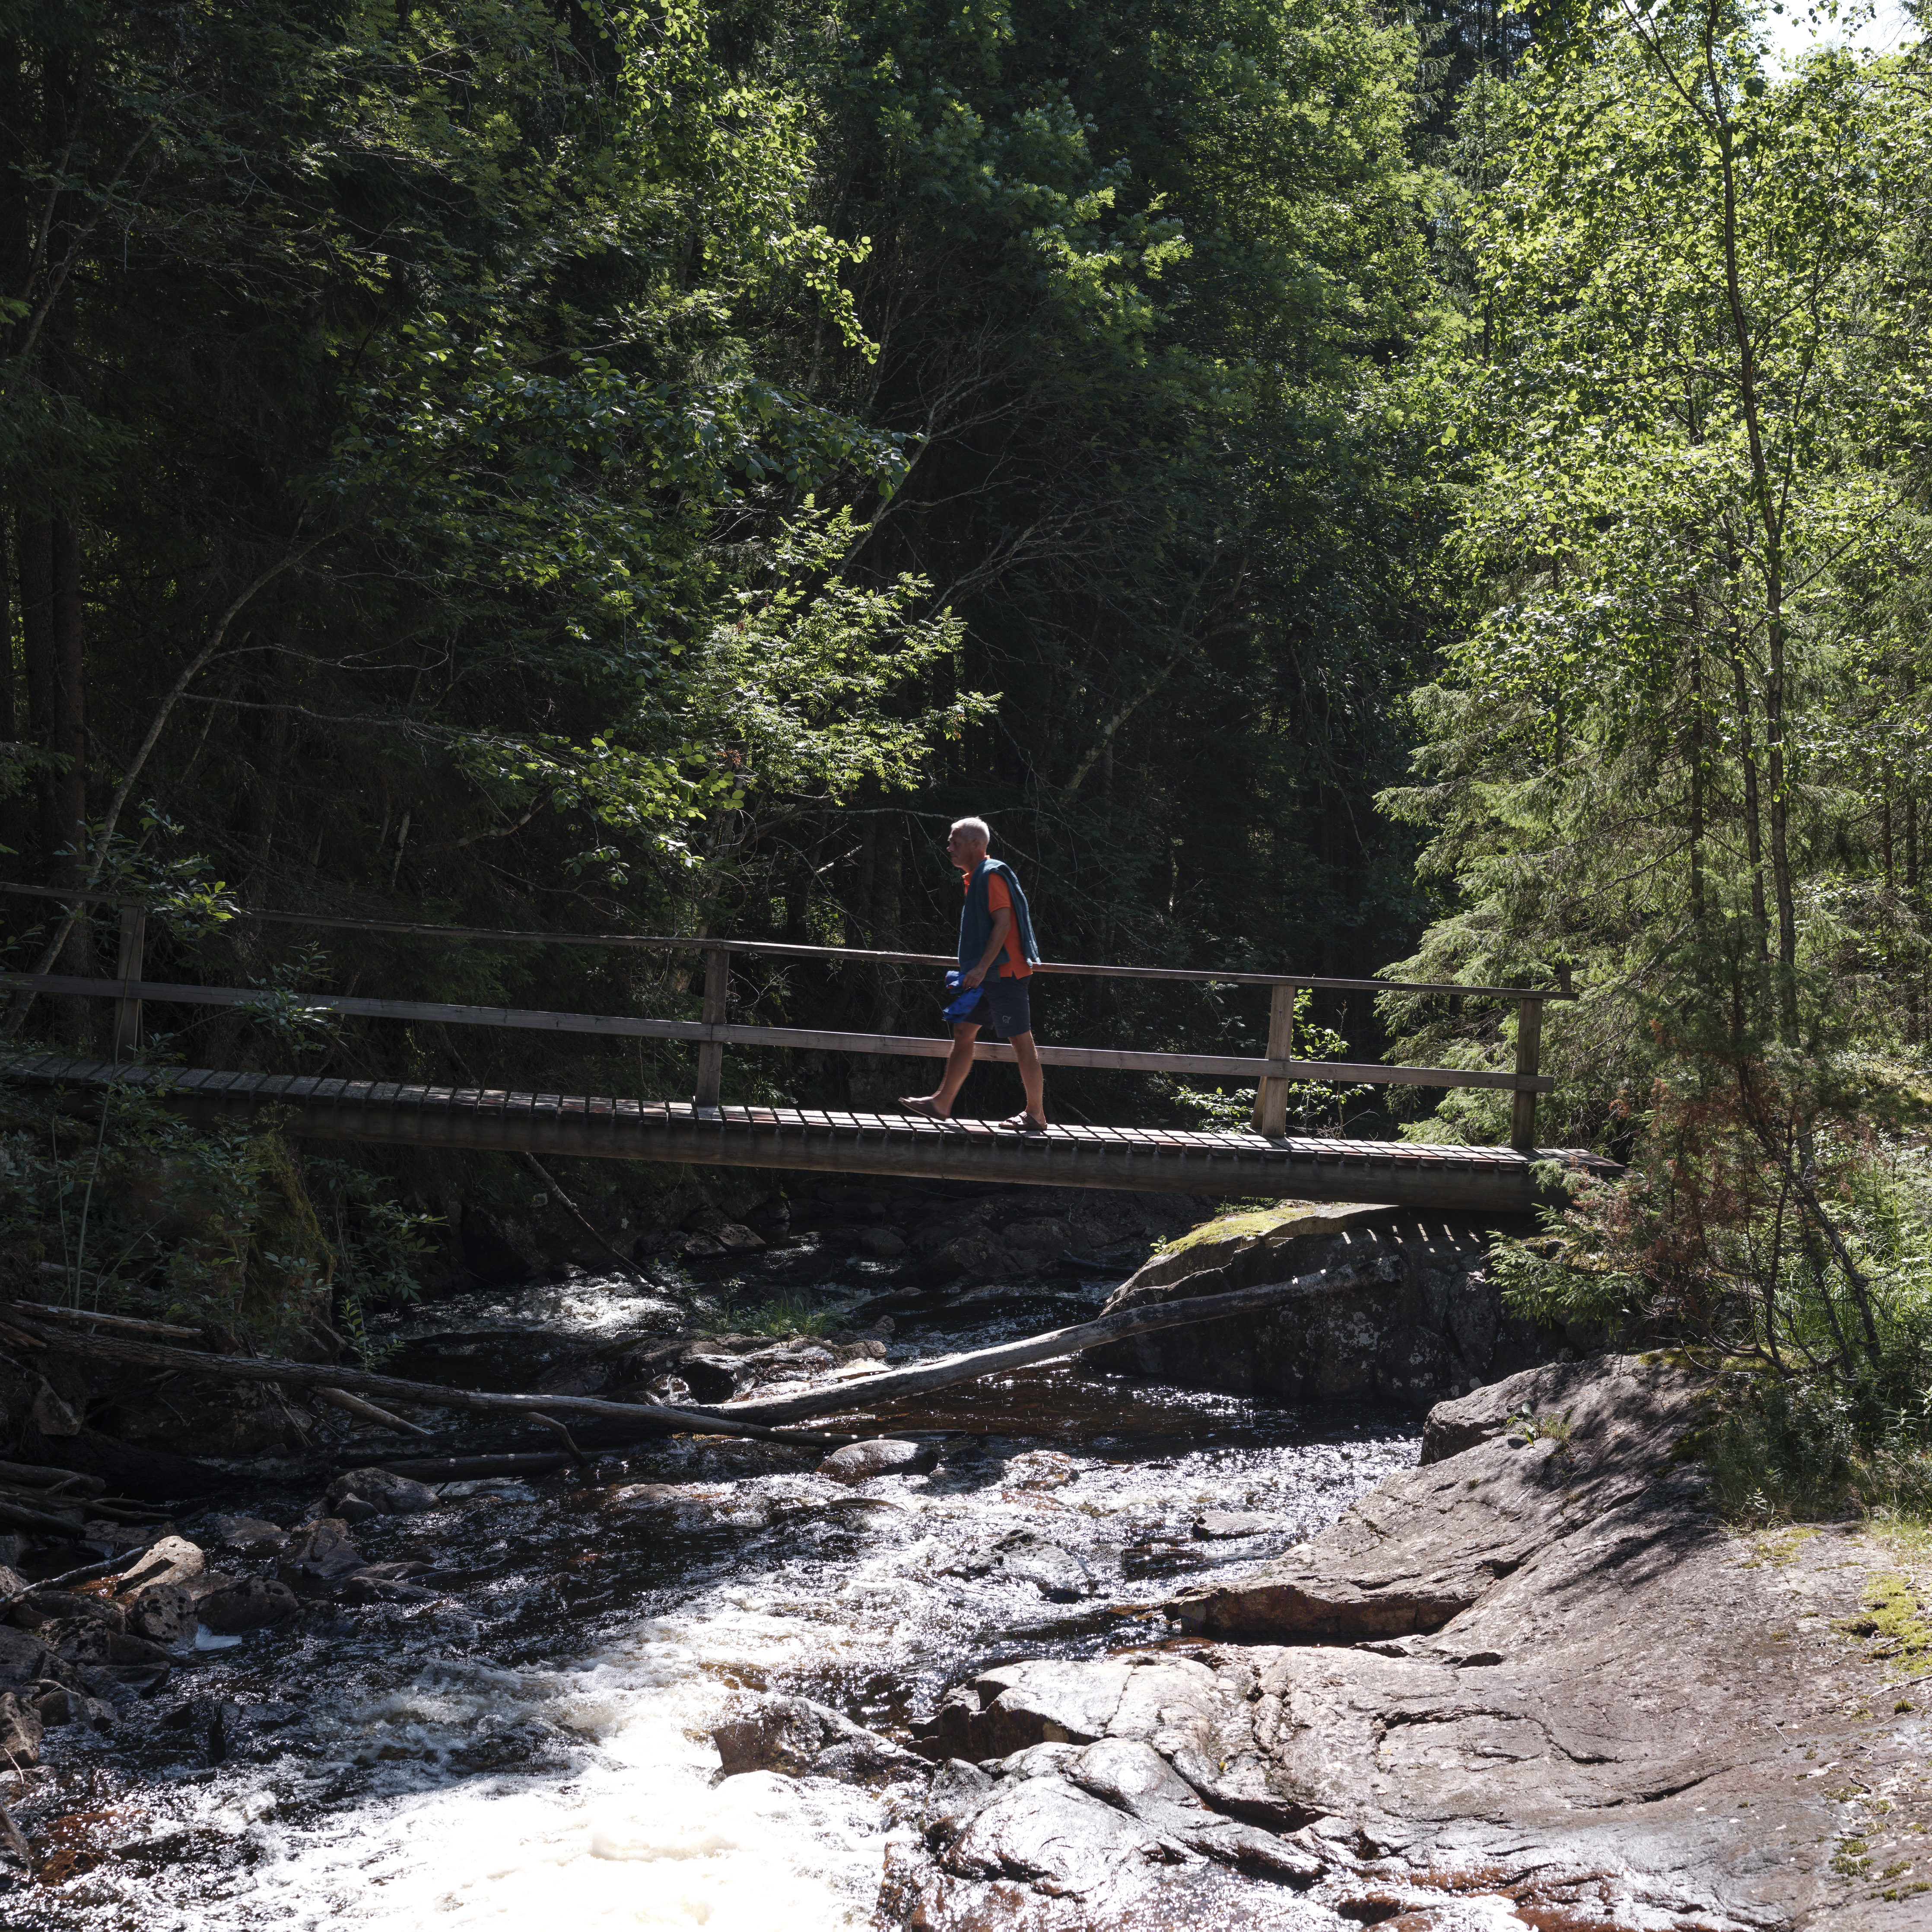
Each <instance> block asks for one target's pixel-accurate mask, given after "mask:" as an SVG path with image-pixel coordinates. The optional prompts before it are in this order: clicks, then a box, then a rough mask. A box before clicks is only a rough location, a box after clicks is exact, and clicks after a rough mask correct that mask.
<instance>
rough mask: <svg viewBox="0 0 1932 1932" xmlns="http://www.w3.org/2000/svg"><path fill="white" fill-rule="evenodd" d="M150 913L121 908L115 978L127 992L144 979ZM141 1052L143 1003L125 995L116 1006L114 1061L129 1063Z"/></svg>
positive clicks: (139, 908) (130, 907) (126, 906)
mask: <svg viewBox="0 0 1932 1932" xmlns="http://www.w3.org/2000/svg"><path fill="white" fill-rule="evenodd" d="M147 938H148V911H147V908H146V907H145V906H136V905H124V906H123V907H121V950H120V953H119V954H118V956H117V957H116V959H115V962H114V977H115V979H117V980H119V981H120V982H121V986H122V987H123V988H125V987H126V986H127V985H128V984H129V983H130V981H133V980H139V978H140V977H142V955H143V953H145V951H146V950H147ZM140 1050H141V1002H140V1001H139V1000H138V999H134V998H130V997H129V996H128V995H127V993H126V992H122V994H121V997H120V998H119V999H118V1000H116V1001H115V1002H114V1058H115V1059H116V1060H117V1061H119V1060H127V1059H130V1058H133V1055H136V1054H137V1053H139V1052H140Z"/></svg>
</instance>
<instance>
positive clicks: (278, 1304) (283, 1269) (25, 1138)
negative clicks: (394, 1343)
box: [0, 1083, 429, 1354]
mask: <svg viewBox="0 0 1932 1932" xmlns="http://www.w3.org/2000/svg"><path fill="white" fill-rule="evenodd" d="M0 1103H4V1107H5V1112H4V1115H0V1273H4V1275H5V1279H6V1280H7V1283H8V1286H9V1288H10V1291H11V1292H17V1293H21V1294H24V1295H28V1297H29V1298H32V1299H35V1300H52V1301H62V1302H64V1303H65V1304H67V1305H68V1306H70V1307H84V1308H89V1309H97V1310H105V1311H107V1312H110V1313H111V1312H113V1311H115V1310H124V1311H129V1312H133V1313H142V1314H148V1315H152V1316H160V1317H161V1318H162V1319H166V1320H169V1321H172V1322H186V1323H189V1324H191V1325H204V1324H205V1325H212V1326H213V1327H214V1328H217V1329H220V1330H222V1331H225V1332H226V1333H228V1334H233V1335H236V1336H240V1337H245V1338H246V1339H247V1340H248V1341H249V1342H250V1343H251V1344H253V1345H254V1346H256V1347H257V1349H260V1351H262V1352H264V1353H269V1354H274V1353H278V1352H281V1353H287V1352H289V1351H290V1349H306V1348H311V1347H313V1346H314V1343H316V1341H317V1339H318V1337H323V1330H324V1328H325V1327H326V1325H329V1324H330V1322H331V1319H332V1318H331V1308H332V1301H334V1303H335V1304H336V1305H337V1306H338V1307H340V1308H341V1309H342V1310H345V1311H347V1319H348V1320H349V1321H350V1324H351V1327H352V1332H353V1331H356V1330H358V1329H359V1326H360V1322H361V1311H362V1308H363V1307H365V1306H371V1305H374V1304H379V1303H381V1302H383V1301H395V1300H407V1299H410V1298H413V1296H414V1295H415V1294H416V1288H415V1286H414V1283H413V1281H412V1280H411V1278H410V1273H409V1265H410V1261H411V1259H413V1257H414V1256H416V1255H417V1254H419V1253H421V1252H422V1250H423V1248H424V1247H425V1245H426V1244H425V1242H424V1241H423V1239H422V1229H423V1228H424V1226H425V1225H426V1224H427V1223H428V1219H429V1217H426V1216H424V1215H422V1214H415V1213H412V1212H411V1211H408V1210H407V1209H405V1208H402V1207H401V1206H400V1205H398V1203H396V1202H395V1201H394V1200H392V1199H389V1198H388V1197H387V1196H385V1195H384V1194H383V1192H382V1190H381V1189H380V1185H379V1184H377V1182H376V1181H374V1179H373V1178H371V1177H370V1176H369V1175H366V1174H365V1173H362V1172H360V1171H359V1170H358V1169H354V1168H351V1167H349V1166H346V1165H344V1164H343V1163H337V1162H331V1161H316V1162H312V1163H300V1162H299V1161H298V1160H297V1158H296V1156H295V1155H294V1154H293V1153H292V1152H291V1151H290V1148H288V1146H287V1144H286V1143H285V1142H284V1141H283V1140H282V1139H281V1136H279V1134H278V1133H277V1132H276V1131H275V1127H274V1125H273V1124H272V1122H266V1123H258V1124H257V1125H256V1127H254V1129H252V1130H244V1129H240V1128H233V1129H229V1128H202V1127H193V1126H190V1125H189V1124H187V1123H185V1122H184V1121H181V1119H180V1118H178V1116H176V1115H174V1114H173V1113H172V1112H170V1111H169V1109H168V1108H167V1106H166V1102H165V1100H164V1099H163V1097H161V1096H160V1094H158V1093H157V1091H155V1090H154V1088H151V1087H148V1086H145V1085H144V1086H139V1087H137V1086H135V1085H132V1084H130V1083H120V1084H117V1085H114V1086H113V1087H111V1088H109V1089H108V1090H107V1092H106V1094H104V1096H101V1097H96V1096H95V1095H94V1094H89V1096H88V1097H86V1102H85V1103H84V1104H82V1103H77V1102H75V1101H74V1100H71V1099H70V1098H69V1097H65V1096H63V1095H60V1094H55V1095H53V1096H52V1097H45V1098H43V1097H37V1096H34V1095H31V1094H28V1093H26V1092H25V1091H22V1090H20V1089H17V1088H12V1087H5V1088H0ZM325 1217H326V1218H325ZM323 1338H324V1339H326V1337H323Z"/></svg>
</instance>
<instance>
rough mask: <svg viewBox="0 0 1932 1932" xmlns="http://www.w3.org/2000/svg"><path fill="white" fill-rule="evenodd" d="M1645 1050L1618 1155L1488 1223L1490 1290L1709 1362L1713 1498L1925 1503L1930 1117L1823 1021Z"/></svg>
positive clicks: (1551, 1317) (1795, 1505) (1914, 1507)
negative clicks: (1493, 1281) (1536, 1214)
mask: <svg viewBox="0 0 1932 1932" xmlns="http://www.w3.org/2000/svg"><path fill="white" fill-rule="evenodd" d="M1668 1043H1669V1042H1668V1039H1667V1036H1664V1034H1663V1031H1662V1029H1660V1044H1661V1046H1662V1045H1667V1044H1668ZM1665 1057H1666V1061H1667V1064H1666V1065H1665V1067H1664V1070H1662V1071H1661V1072H1660V1073H1658V1076H1657V1077H1656V1079H1655V1083H1654V1085H1653V1087H1652V1091H1651V1094H1650V1096H1649V1107H1648V1109H1647V1110H1646V1112H1645V1113H1644V1115H1643V1117H1642V1118H1641V1119H1640V1120H1637V1121H1634V1122H1633V1123H1632V1124H1633V1125H1634V1128H1635V1130H1636V1131H1635V1133H1634V1147H1633V1152H1632V1154H1631V1161H1630V1165H1629V1168H1628V1172H1626V1173H1625V1175H1624V1176H1623V1177H1622V1178H1620V1179H1617V1180H1615V1181H1601V1180H1597V1179H1592V1178H1579V1177H1574V1176H1564V1177H1562V1178H1563V1184H1564V1187H1565V1189H1566V1190H1567V1192H1568V1201H1567V1202H1566V1204H1565V1205H1563V1206H1562V1207H1560V1208H1554V1209H1552V1210H1550V1211H1546V1212H1545V1213H1544V1215H1543V1217H1542V1227H1541V1232H1540V1233H1539V1234H1538V1235H1537V1236H1535V1237H1534V1238H1531V1239H1529V1240H1524V1241H1502V1242H1501V1243H1499V1244H1498V1247H1497V1248H1496V1253H1495V1263H1496V1269H1497V1272H1498V1275H1499V1280H1500V1282H1501V1284H1502V1290H1503V1294H1504V1298H1505V1304H1506V1305H1507V1306H1508V1307H1509V1308H1510V1309H1511V1312H1512V1313H1517V1314H1520V1315H1526V1316H1531V1317H1532V1318H1534V1319H1537V1320H1538V1321H1541V1322H1547V1323H1555V1324H1559V1325H1560V1324H1562V1323H1565V1322H1575V1321H1579V1320H1582V1321H1586V1322H1592V1323H1594V1324H1598V1325H1601V1327H1602V1328H1604V1329H1605V1330H1606V1331H1608V1332H1609V1333H1610V1335H1611V1336H1613V1337H1614V1338H1615V1339H1616V1340H1617V1341H1618V1342H1619V1343H1621V1344H1622V1346H1652V1345H1657V1344H1663V1345H1665V1346H1670V1347H1671V1348H1673V1349H1677V1350H1680V1351H1682V1352H1683V1353H1684V1354H1685V1355H1686V1356H1687V1357H1688V1359H1689V1360H1691V1361H1692V1362H1694V1364H1697V1365H1699V1366H1700V1367H1705V1368H1706V1369H1709V1370H1711V1371H1712V1372H1713V1373H1714V1374H1715V1375H1716V1376H1717V1377H1718V1388H1719V1389H1720V1391H1721V1414H1720V1417H1719V1419H1718V1421H1716V1422H1715V1424H1713V1426H1712V1427H1711V1428H1710V1429H1709V1430H1707V1431H1706V1434H1705V1436H1704V1439H1703V1442H1702V1443H1701V1445H1700V1448H1701V1449H1702V1451H1703V1454H1704V1456H1705V1459H1706V1462H1707V1463H1708V1465H1709V1468H1710V1470H1711V1473H1712V1481H1713V1485H1714V1496H1715V1501H1716V1502H1717V1503H1718V1506H1719V1508H1721V1509H1722V1510H1724V1511H1726V1512H1727V1513H1728V1514H1731V1515H1733V1516H1735V1517H1741V1518H1745V1519H1749V1520H1773V1519H1775V1518H1778V1517H1820V1516H1826V1515H1832V1514H1838V1513H1839V1512H1840V1511H1843V1510H1844V1509H1846V1508H1863V1509H1866V1510H1869V1511H1886V1512H1888V1513H1891V1514H1896V1515H1900V1516H1902V1517H1911V1518H1913V1519H1915V1520H1916V1519H1921V1518H1924V1517H1927V1515H1928V1514H1932V1136H1928V1134H1927V1131H1926V1130H1925V1127H1924V1124H1923V1122H1922V1121H1916V1120H1914V1119H1912V1118H1910V1117H1909V1114H1908V1113H1906V1112H1901V1111H1900V1109H1897V1107H1895V1106H1891V1104H1889V1103H1888V1100H1887V1098H1886V1094H1885V1089H1884V1088H1883V1085H1882V1083H1881V1082H1877V1081H1876V1080H1874V1079H1873V1070H1872V1069H1871V1068H1870V1067H1869V1066H1868V1065H1867V1064H1864V1063H1863V1062H1861V1061H1859V1060H1858V1058H1855V1057H1854V1056H1852V1055H1849V1054H1848V1053H1846V1052H1843V1051H1842V1050H1838V1049H1834V1048H1833V1047H1832V1046H1830V1045H1829V1044H1828V1043H1820V1042H1817V1041H1814V1042H1811V1043H1808V1046H1806V1047H1805V1049H1802V1050H1801V1049H1797V1048H1793V1047H1787V1046H1780V1045H1778V1044H1775V1043H1765V1042H1763V1041H1762V1040H1759V1041H1757V1042H1754V1043H1751V1046H1750V1047H1749V1049H1748V1050H1743V1049H1733V1047H1732V1046H1730V1044H1729V1043H1728V1042H1718V1041H1714V1040H1708V1039H1705V1040H1700V1039H1697V1038H1695V1037H1693V1038H1691V1039H1690V1040H1683V1039H1681V1038H1680V1039H1679V1040H1678V1041H1677V1043H1676V1050H1675V1051H1674V1052H1671V1053H1669V1054H1667V1055H1666V1056H1665ZM1548 1172H1549V1175H1550V1178H1551V1179H1552V1180H1555V1179H1556V1178H1558V1175H1557V1172H1556V1170H1554V1169H1551V1170H1549V1171H1548Z"/></svg>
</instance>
